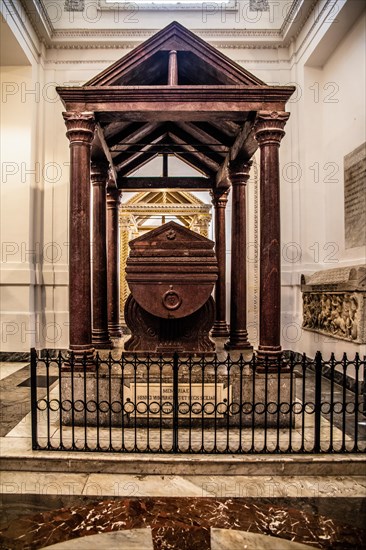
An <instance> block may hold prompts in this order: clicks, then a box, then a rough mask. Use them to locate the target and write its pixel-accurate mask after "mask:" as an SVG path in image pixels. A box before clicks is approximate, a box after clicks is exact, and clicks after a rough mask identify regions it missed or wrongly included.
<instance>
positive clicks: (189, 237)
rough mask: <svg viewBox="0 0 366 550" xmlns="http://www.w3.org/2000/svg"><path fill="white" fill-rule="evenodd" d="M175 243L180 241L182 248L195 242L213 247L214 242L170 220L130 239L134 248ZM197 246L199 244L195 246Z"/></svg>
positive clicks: (201, 245) (205, 246)
mask: <svg viewBox="0 0 366 550" xmlns="http://www.w3.org/2000/svg"><path fill="white" fill-rule="evenodd" d="M173 243H175V244H176V243H179V246H180V247H181V248H184V247H188V248H189V246H192V245H193V246H194V244H196V245H199V246H200V247H202V248H208V249H210V248H212V247H213V245H214V243H213V242H212V241H210V240H209V239H206V237H203V236H202V235H199V234H198V233H196V232H195V231H191V230H190V229H188V228H187V227H184V226H183V225H179V224H178V223H176V222H173V221H171V222H168V223H166V224H164V225H161V226H160V227H158V228H156V229H153V230H152V231H149V232H148V233H145V234H144V235H142V236H141V237H137V238H136V239H134V240H132V241H130V243H129V245H130V248H131V249H132V250H133V249H135V248H146V247H147V248H148V247H150V246H154V247H156V245H157V244H159V245H160V246H162V245H163V246H164V245H165V246H169V245H173ZM194 247H195V248H196V247H197V246H194Z"/></svg>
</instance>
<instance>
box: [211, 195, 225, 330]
mask: <svg viewBox="0 0 366 550" xmlns="http://www.w3.org/2000/svg"><path fill="white" fill-rule="evenodd" d="M228 195H229V190H227V191H225V192H224V193H221V194H217V193H215V192H213V193H212V204H213V205H214V208H215V250H216V257H217V263H218V270H219V271H218V279H217V281H216V286H215V302H216V317H215V323H214V326H213V328H212V332H211V335H212V336H213V337H215V338H224V337H226V336H229V331H228V328H227V322H226V222H225V211H226V205H227V198H228Z"/></svg>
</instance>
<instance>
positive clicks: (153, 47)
mask: <svg viewBox="0 0 366 550" xmlns="http://www.w3.org/2000/svg"><path fill="white" fill-rule="evenodd" d="M172 50H174V51H176V52H177V54H176V56H177V74H178V86H179V85H216V86H217V85H233V84H241V85H247V86H263V85H264V82H262V81H261V80H259V79H258V78H257V77H255V76H254V75H252V74H251V73H249V72H248V71H246V70H245V69H243V68H242V67H241V66H240V65H238V64H237V63H235V62H234V61H232V60H231V59H229V58H228V57H226V56H225V55H223V54H222V53H221V52H219V51H218V50H217V49H216V48H214V47H213V46H211V45H210V44H208V43H207V42H205V41H204V40H202V39H201V38H199V37H198V36H197V35H195V34H194V33H192V32H191V31H189V30H188V29H186V28H185V27H183V26H182V25H180V24H179V23H177V22H175V21H174V22H173V23H171V24H170V25H168V26H167V27H165V28H164V29H162V30H161V31H159V32H158V33H156V34H155V35H154V36H152V37H151V38H150V39H148V40H146V42H144V43H143V44H140V45H139V46H137V47H136V48H135V49H134V50H132V52H130V53H128V54H127V55H125V56H124V57H122V58H121V59H119V60H118V61H116V62H115V63H114V64H113V65H111V66H110V67H108V68H107V69H105V70H104V71H103V72H101V73H100V74H98V75H97V76H95V77H94V78H92V79H91V80H89V81H88V82H87V83H86V84H85V86H148V85H155V86H158V85H164V84H167V83H168V65H169V52H171V51H172Z"/></svg>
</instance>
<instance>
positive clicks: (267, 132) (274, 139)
mask: <svg viewBox="0 0 366 550" xmlns="http://www.w3.org/2000/svg"><path fill="white" fill-rule="evenodd" d="M289 116H290V113H286V112H285V111H258V113H257V118H256V121H255V124H254V132H255V139H256V140H257V141H258V143H259V145H265V144H272V145H279V144H280V142H281V139H282V138H283V136H284V135H285V131H284V127H285V124H286V122H287V120H288V118H289Z"/></svg>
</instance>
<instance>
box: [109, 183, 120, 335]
mask: <svg viewBox="0 0 366 550" xmlns="http://www.w3.org/2000/svg"><path fill="white" fill-rule="evenodd" d="M120 204H121V191H120V190H119V189H117V188H116V187H107V259H108V330H109V335H110V336H112V337H113V338H120V337H121V336H122V329H121V323H120V274H119V269H120V245H119V242H120V235H119V207H120Z"/></svg>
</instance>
